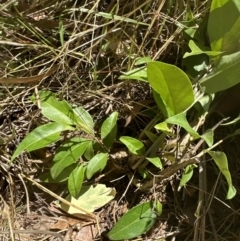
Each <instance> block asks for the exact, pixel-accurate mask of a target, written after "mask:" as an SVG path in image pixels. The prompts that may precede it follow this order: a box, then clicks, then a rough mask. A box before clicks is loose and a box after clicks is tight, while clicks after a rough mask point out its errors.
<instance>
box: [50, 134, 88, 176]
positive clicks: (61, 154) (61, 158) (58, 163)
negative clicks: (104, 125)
mask: <svg viewBox="0 0 240 241" xmlns="http://www.w3.org/2000/svg"><path fill="white" fill-rule="evenodd" d="M88 145H89V141H86V140H85V141H82V139H81V138H78V137H75V138H72V139H70V140H69V141H67V142H65V143H64V144H63V145H61V146H60V147H59V148H58V149H57V152H56V155H55V156H54V158H53V162H55V163H54V165H53V166H52V167H51V175H52V178H53V179H56V178H57V177H58V176H59V175H60V173H61V172H63V171H64V170H65V168H66V167H68V166H70V165H71V164H73V163H75V162H76V161H77V160H78V159H79V158H80V157H81V156H82V155H83V153H84V152H85V150H86V149H87V147H88Z"/></svg>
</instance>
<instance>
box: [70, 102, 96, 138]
mask: <svg viewBox="0 0 240 241" xmlns="http://www.w3.org/2000/svg"><path fill="white" fill-rule="evenodd" d="M74 112H75V114H76V116H77V117H76V119H75V122H76V123H77V125H78V126H79V127H81V128H82V129H83V130H84V131H85V132H87V133H88V134H91V135H92V134H94V130H93V128H94V122H93V119H92V117H91V115H90V114H89V113H88V112H87V111H86V110H85V109H84V108H83V107H81V106H79V107H76V108H74Z"/></svg>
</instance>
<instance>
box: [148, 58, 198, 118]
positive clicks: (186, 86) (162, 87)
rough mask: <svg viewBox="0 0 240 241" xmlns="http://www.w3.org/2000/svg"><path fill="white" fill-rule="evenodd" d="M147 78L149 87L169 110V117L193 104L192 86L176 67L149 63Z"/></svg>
mask: <svg viewBox="0 0 240 241" xmlns="http://www.w3.org/2000/svg"><path fill="white" fill-rule="evenodd" d="M147 76H148V81H149V83H150V85H151V87H152V88H153V89H154V90H155V91H156V92H157V93H158V94H160V96H161V98H162V100H163V102H164V104H165V105H167V107H168V108H169V109H170V110H171V113H170V115H175V114H178V113H181V112H183V111H185V110H186V109H187V108H189V107H190V106H191V105H192V103H193V102H194V93H193V89H192V84H191V82H190V80H189V78H188V76H187V75H186V74H185V73H184V72H183V71H182V70H180V69H179V68H177V67H176V66H174V65H170V64H165V63H161V62H149V63H148V66H147Z"/></svg>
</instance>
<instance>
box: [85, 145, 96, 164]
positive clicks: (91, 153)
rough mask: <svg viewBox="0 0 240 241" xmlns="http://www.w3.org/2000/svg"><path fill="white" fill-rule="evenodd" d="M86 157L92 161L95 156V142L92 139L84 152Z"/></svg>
mask: <svg viewBox="0 0 240 241" xmlns="http://www.w3.org/2000/svg"><path fill="white" fill-rule="evenodd" d="M84 157H85V158H86V159H87V160H88V161H90V160H91V159H92V158H93V157H94V150H93V142H92V141H90V142H89V144H88V146H87V149H86V151H85V152H84Z"/></svg>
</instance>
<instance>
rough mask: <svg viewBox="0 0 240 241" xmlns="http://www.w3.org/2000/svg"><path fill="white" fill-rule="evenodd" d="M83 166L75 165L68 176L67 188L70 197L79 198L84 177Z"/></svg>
mask: <svg viewBox="0 0 240 241" xmlns="http://www.w3.org/2000/svg"><path fill="white" fill-rule="evenodd" d="M84 172H85V167H84V166H83V165H81V166H78V167H76V168H75V169H74V170H73V171H72V173H71V174H70V176H69V178H68V190H69V193H70V194H71V196H72V197H74V198H76V199H77V198H79V196H80V192H81V188H82V183H83V179H84Z"/></svg>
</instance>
